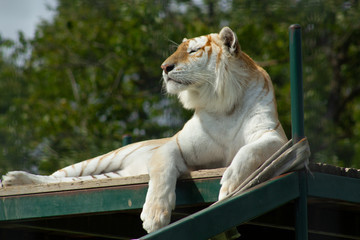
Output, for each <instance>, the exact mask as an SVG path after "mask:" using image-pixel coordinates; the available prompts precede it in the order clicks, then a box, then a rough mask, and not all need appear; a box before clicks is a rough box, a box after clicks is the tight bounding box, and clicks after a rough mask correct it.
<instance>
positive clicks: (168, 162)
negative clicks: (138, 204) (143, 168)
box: [141, 141, 187, 232]
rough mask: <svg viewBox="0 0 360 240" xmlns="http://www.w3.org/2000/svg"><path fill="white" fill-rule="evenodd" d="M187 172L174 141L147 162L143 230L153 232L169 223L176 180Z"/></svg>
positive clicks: (142, 217)
mask: <svg viewBox="0 0 360 240" xmlns="http://www.w3.org/2000/svg"><path fill="white" fill-rule="evenodd" d="M186 171H187V167H186V164H185V162H184V160H183V159H182V156H181V153H180V151H179V149H178V147H177V144H176V141H170V142H169V143H168V144H165V145H164V146H162V147H161V148H159V149H158V150H157V151H156V152H155V153H154V155H153V157H152V158H151V159H150V162H149V175H150V181H149V188H148V192H147V194H146V200H145V204H144V206H143V210H142V212H141V220H142V221H143V228H144V229H145V230H146V231H147V232H153V231H155V230H157V229H159V228H162V227H164V226H166V225H168V224H169V223H170V218H171V211H172V210H173V209H174V208H175V201H176V196H175V187H176V180H177V178H178V177H179V176H180V174H182V173H184V172H186Z"/></svg>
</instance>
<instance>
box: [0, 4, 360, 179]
mask: <svg viewBox="0 0 360 240" xmlns="http://www.w3.org/2000/svg"><path fill="white" fill-rule="evenodd" d="M52 11H55V17H54V19H53V20H52V21H43V22H42V23H41V24H39V25H38V26H37V31H36V35H35V37H34V38H33V39H25V37H24V36H23V34H21V33H20V34H19V39H18V40H17V41H16V42H13V41H11V40H8V39H3V38H1V37H0V90H1V97H0V99H1V101H0V173H5V172H6V171H9V170H15V169H25V170H28V171H32V172H39V173H43V174H44V173H50V172H52V171H54V170H56V169H58V168H60V167H63V166H65V165H68V164H71V163H74V162H77V161H79V160H83V159H86V158H90V157H93V156H97V155H99V154H102V153H105V152H107V151H110V150H113V149H115V148H118V147H120V146H121V138H122V135H123V134H128V133H130V134H132V136H133V139H134V141H139V140H143V139H150V138H160V137H167V136H171V135H172V134H174V133H175V132H176V131H178V130H179V129H181V127H182V125H183V123H184V122H185V121H186V120H187V119H188V118H189V117H190V116H191V114H192V113H191V112H188V111H185V110H183V109H182V108H181V106H180V105H179V103H177V100H176V99H175V98H174V97H169V96H166V94H165V93H164V91H163V90H162V86H161V84H162V83H161V69H160V68H159V66H160V65H161V63H162V61H163V60H165V59H166V57H167V56H168V55H170V54H171V53H172V52H173V51H174V50H175V49H176V43H180V42H181V40H182V39H183V38H184V37H195V36H199V35H203V34H207V33H210V32H218V31H219V30H220V29H221V27H223V26H225V25H228V26H230V27H231V28H232V29H233V30H234V31H235V32H237V34H238V38H239V41H240V43H241V46H242V49H243V50H244V51H245V52H247V53H248V54H249V55H250V56H251V57H252V58H253V59H254V60H256V61H257V62H258V63H259V64H261V65H262V66H264V68H265V69H266V70H267V71H268V72H269V74H270V76H271V77H272V80H273V82H274V86H275V91H276V95H277V102H278V111H279V115H280V120H281V122H282V123H283V126H284V128H285V130H286V132H287V134H288V136H289V137H290V133H291V123H290V122H291V116H290V83H289V55H288V27H289V26H290V25H291V24H293V23H299V24H300V25H302V27H303V63H304V67H303V69H304V97H305V134H306V135H307V136H308V138H309V141H310V144H311V149H312V158H313V159H314V160H315V161H321V162H328V163H332V164H337V165H341V166H352V167H360V141H359V140H360V98H359V95H360V82H359V81H358V76H360V64H359V61H360V21H359V19H360V4H359V1H355V0H354V1H340V0H329V1H309V0H301V1H293V0H277V1H275V0H270V1H261V0H241V1H240V0H233V1H221V0H218V1H217V0H203V1H200V0H199V1H190V0H178V1H165V0H158V1H140V0H138V1H137V0H133V1H110V0H109V1H99V0H98V1H95V0H92V1H88V0H86V1H85V0H84V1H82V0H77V1H64V0H60V1H59V2H58V5H57V7H56V8H55V9H52Z"/></svg>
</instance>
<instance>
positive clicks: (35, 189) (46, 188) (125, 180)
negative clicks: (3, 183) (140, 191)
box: [0, 168, 226, 197]
mask: <svg viewBox="0 0 360 240" xmlns="http://www.w3.org/2000/svg"><path fill="white" fill-rule="evenodd" d="M225 169H226V168H217V169H206V170H199V171H192V172H190V173H188V174H185V175H183V176H182V177H181V178H180V179H201V178H216V177H220V176H222V174H223V173H224V171H225ZM147 182H149V175H147V174H145V175H138V176H132V177H119V178H108V179H93V180H88V181H74V182H63V183H50V184H36V185H35V184H30V185H21V186H10V187H3V188H0V197H2V196H18V195H27V194H36V193H48V192H60V191H69V190H80V189H91V188H103V187H112V186H124V185H136V184H144V183H147Z"/></svg>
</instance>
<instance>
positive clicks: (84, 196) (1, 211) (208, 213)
mask: <svg viewBox="0 0 360 240" xmlns="http://www.w3.org/2000/svg"><path fill="white" fill-rule="evenodd" d="M219 180H220V179H219V178H216V179H197V180H194V181H189V180H183V181H180V182H179V183H178V185H177V196H178V199H177V206H185V205H194V204H195V205H196V203H198V204H200V203H207V204H208V203H212V202H214V201H216V199H217V193H218V190H219V186H220V185H219ZM304 182H305V183H307V184H306V186H305V187H304ZM359 188H360V179H356V178H349V177H342V176H335V175H330V174H324V173H317V172H314V173H311V174H310V173H305V172H292V173H289V174H285V175H282V176H279V177H277V178H275V179H272V180H270V181H267V182H265V183H263V184H260V185H258V186H256V187H254V188H252V189H250V190H248V191H246V192H244V193H242V194H241V195H238V196H236V197H234V198H231V199H228V200H226V201H224V202H221V203H218V204H216V205H213V206H210V207H208V208H206V209H204V210H201V211H199V212H197V213H194V214H192V215H190V216H188V217H185V218H183V219H181V220H179V221H177V222H174V223H173V224H171V225H169V226H167V227H164V228H162V229H160V230H159V231H156V232H154V233H151V234H148V235H145V236H143V237H141V238H140V239H174V240H176V239H179V240H180V239H181V240H182V239H208V238H210V237H212V236H215V235H217V234H219V233H221V232H224V231H226V230H228V229H230V228H232V227H234V226H238V225H240V224H242V223H246V222H248V221H250V220H252V219H254V218H256V217H258V216H260V215H263V214H265V213H267V212H269V211H271V210H274V209H276V208H278V207H280V206H283V205H285V204H286V203H289V202H293V201H294V200H295V201H298V199H308V198H309V197H311V198H317V199H334V200H340V201H346V202H349V203H355V204H360V191H358V190H359ZM146 189H147V185H146V184H141V185H135V186H127V188H125V187H108V188H104V189H88V190H86V191H85V190H75V191H66V192H58V193H47V194H32V195H24V196H9V197H5V196H3V197H0V223H1V222H2V223H5V222H8V221H10V220H12V222H13V221H19V220H20V221H22V220H26V219H36V218H37V219H40V218H44V217H58V216H69V215H76V214H77V215H81V214H84V213H86V214H89V213H97V212H114V211H116V212H119V211H121V210H129V209H133V210H140V209H141V207H142V205H143V203H144V200H145V195H146ZM189 190H190V191H189ZM129 200H130V201H129ZM130 202H131V204H129V203H130ZM296 208H298V207H297V204H296V202H295V205H294V211H296ZM299 210H300V211H307V210H306V209H305V210H304V209H298V211H299ZM304 216H306V215H304V214H298V215H297V216H296V218H299V217H304ZM295 222H298V220H297V221H295ZM300 223H303V221H300ZM306 223H307V222H306ZM303 227H305V228H307V224H306V225H305V226H303ZM303 227H300V228H299V227H298V226H297V223H296V224H295V231H296V235H297V236H301V235H302V236H304V239H306V238H307V235H306V234H307V231H306V232H303Z"/></svg>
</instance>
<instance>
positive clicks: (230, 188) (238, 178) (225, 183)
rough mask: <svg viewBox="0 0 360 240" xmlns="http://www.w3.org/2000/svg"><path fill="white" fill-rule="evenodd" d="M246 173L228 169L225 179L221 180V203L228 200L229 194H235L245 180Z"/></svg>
mask: <svg viewBox="0 0 360 240" xmlns="http://www.w3.org/2000/svg"><path fill="white" fill-rule="evenodd" d="M245 176H247V175H246V174H245V173H241V171H236V170H235V171H234V170H233V169H232V168H231V167H229V168H228V169H226V171H225V172H224V175H223V177H222V178H221V182H220V184H221V188H220V192H219V201H221V200H223V199H224V198H226V197H227V196H228V195H229V194H231V193H232V192H234V191H235V190H236V188H237V187H238V186H240V184H241V183H242V182H243V181H244V180H245V179H244V178H245Z"/></svg>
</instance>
